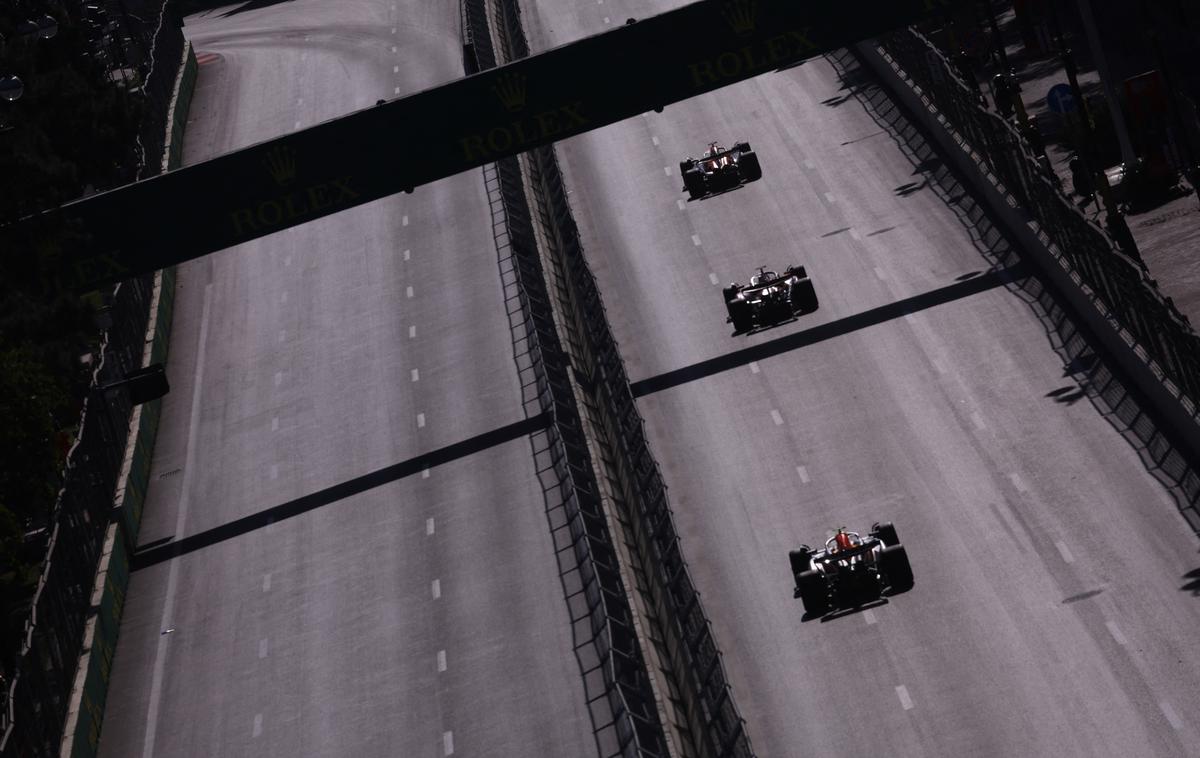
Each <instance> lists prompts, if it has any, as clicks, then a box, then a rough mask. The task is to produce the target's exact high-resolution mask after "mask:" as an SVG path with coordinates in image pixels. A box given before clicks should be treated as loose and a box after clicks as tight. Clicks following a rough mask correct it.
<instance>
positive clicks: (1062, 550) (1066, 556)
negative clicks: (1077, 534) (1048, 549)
mask: <svg viewBox="0 0 1200 758" xmlns="http://www.w3.org/2000/svg"><path fill="white" fill-rule="evenodd" d="M1054 546H1055V547H1056V548H1058V554H1059V555H1061V556H1062V559H1063V560H1064V561H1066V562H1067V563H1074V562H1075V556H1073V555H1071V551H1070V550H1068V549H1067V545H1066V543H1064V542H1063V541H1062V540H1059V541H1058V542H1055V543H1054Z"/></svg>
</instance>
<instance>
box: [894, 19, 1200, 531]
mask: <svg viewBox="0 0 1200 758" xmlns="http://www.w3.org/2000/svg"><path fill="white" fill-rule="evenodd" d="M876 42H877V43H878V45H879V46H880V47H881V48H882V49H883V50H884V51H886V52H887V54H888V55H889V56H891V57H892V58H893V59H894V60H895V62H896V64H897V65H899V66H900V68H901V69H902V70H903V72H904V74H905V75H906V76H907V77H909V78H910V79H911V80H912V82H913V83H915V84H916V85H917V86H919V87H920V90H921V94H922V95H923V96H924V97H925V98H927V100H928V101H929V102H931V103H932V104H933V105H934V106H935V107H936V108H937V109H938V111H939V112H940V113H941V114H942V115H943V116H944V117H945V119H946V121H947V122H948V123H949V124H950V125H951V127H952V128H953V129H954V130H956V131H957V132H958V133H959V135H960V136H961V138H962V139H963V140H964V141H965V143H966V145H967V146H969V148H970V149H971V151H972V152H973V157H974V158H975V159H976V160H977V161H979V162H980V163H981V165H984V166H986V167H987V169H989V170H990V171H991V172H992V173H993V174H994V175H995V177H996V179H997V181H998V182H999V183H1000V184H1002V185H1003V186H1004V188H1005V189H1006V190H1007V191H1008V192H1009V193H1011V194H1012V196H1013V198H1015V200H1016V202H1017V203H1019V204H1020V206H1021V207H1022V208H1024V209H1025V210H1026V211H1027V212H1028V213H1029V214H1030V216H1032V217H1033V218H1034V220H1036V222H1037V223H1038V225H1039V226H1040V228H1041V230H1042V232H1043V233H1044V234H1045V235H1046V238H1047V239H1048V240H1049V243H1050V244H1052V245H1053V247H1054V248H1056V250H1057V253H1058V257H1059V261H1060V264H1061V265H1062V266H1063V268H1064V270H1066V271H1068V272H1070V274H1071V278H1072V279H1073V280H1074V281H1075V282H1076V284H1077V285H1078V286H1079V287H1080V289H1081V290H1082V291H1083V292H1084V293H1085V294H1087V295H1088V296H1089V297H1090V298H1092V299H1093V301H1094V302H1095V304H1096V307H1097V308H1098V309H1099V310H1100V312H1101V313H1102V315H1103V316H1104V318H1106V319H1107V320H1108V321H1109V322H1110V323H1111V324H1112V325H1113V326H1114V327H1115V328H1116V329H1117V330H1118V331H1119V332H1121V333H1122V337H1123V339H1124V340H1125V341H1126V343H1127V344H1130V345H1131V346H1132V347H1133V348H1134V349H1135V350H1137V351H1138V352H1139V353H1141V354H1142V355H1143V358H1144V359H1145V360H1146V361H1147V362H1148V363H1149V365H1150V367H1151V370H1152V371H1153V372H1154V373H1155V374H1156V375H1157V376H1159V377H1160V379H1161V382H1162V384H1163V385H1164V387H1166V389H1167V390H1168V391H1169V392H1170V394H1171V395H1173V396H1175V397H1176V398H1177V400H1178V404H1179V409H1180V412H1181V413H1183V414H1186V419H1185V420H1184V423H1190V424H1200V407H1198V406H1197V398H1200V336H1197V334H1196V332H1195V331H1194V330H1193V329H1192V325H1191V323H1190V322H1189V321H1188V319H1187V317H1186V316H1185V315H1183V314H1182V313H1180V312H1179V310H1178V309H1176V307H1175V304H1174V303H1173V302H1172V301H1171V299H1170V298H1169V297H1165V296H1164V295H1163V294H1162V293H1161V292H1160V291H1159V289H1158V286H1157V282H1156V281H1155V280H1154V279H1153V278H1151V277H1150V275H1149V273H1148V272H1147V271H1146V269H1145V267H1144V266H1143V265H1142V264H1141V262H1140V261H1137V260H1134V259H1132V258H1130V257H1129V256H1127V255H1126V254H1125V253H1123V252H1122V251H1121V250H1120V248H1119V246H1118V245H1117V244H1116V242H1115V241H1114V240H1113V239H1112V238H1111V237H1110V236H1109V234H1108V233H1107V232H1106V231H1105V230H1104V229H1102V228H1101V227H1100V226H1098V225H1097V224H1096V223H1095V222H1093V221H1092V220H1091V219H1089V218H1088V217H1087V216H1085V215H1084V214H1082V213H1081V212H1080V211H1079V210H1078V209H1077V208H1076V207H1075V205H1074V203H1072V202H1071V199H1070V198H1069V197H1068V196H1067V195H1065V194H1064V193H1063V190H1062V189H1061V187H1060V186H1059V184H1058V182H1057V181H1055V178H1054V177H1052V176H1051V175H1050V173H1049V171H1048V169H1047V168H1046V167H1045V166H1043V165H1042V164H1041V163H1039V162H1038V160H1037V158H1036V157H1035V156H1034V154H1033V152H1032V150H1031V148H1030V146H1029V144H1028V143H1027V142H1026V140H1025V139H1024V138H1022V137H1021V135H1020V134H1019V132H1018V131H1017V129H1016V127H1015V126H1014V125H1013V124H1011V123H1009V122H1008V121H1006V120H1005V119H1004V118H1002V117H1000V116H999V115H997V114H995V113H993V112H991V111H989V110H987V109H986V108H985V107H984V106H983V104H981V103H980V98H979V94H978V92H976V91H975V90H974V89H973V88H971V87H970V86H969V85H968V84H967V83H966V82H964V81H963V80H962V78H961V77H960V76H959V74H958V71H957V69H956V67H955V66H954V64H953V63H952V62H951V61H949V60H948V59H947V58H946V56H945V55H944V54H943V53H942V51H941V50H940V49H938V47H937V46H936V45H935V44H933V42H931V41H930V40H929V39H927V38H926V37H925V36H923V35H922V34H921V33H920V32H918V31H916V30H915V29H912V28H910V29H903V30H897V31H895V32H892V33H891V34H889V35H886V36H884V37H881V38H879V39H878V40H876ZM1160 442H1161V440H1160ZM1163 456H1164V460H1162V461H1158V463H1160V464H1161V465H1163V466H1164V468H1166V469H1169V470H1176V471H1180V472H1183V473H1182V474H1181V475H1180V476H1179V477H1177V481H1178V482H1179V484H1180V488H1181V490H1182V494H1183V496H1184V498H1185V499H1186V501H1187V506H1188V507H1186V508H1185V510H1184V512H1183V515H1184V516H1185V518H1187V519H1188V521H1189V523H1190V524H1191V526H1192V528H1193V529H1197V530H1200V514H1197V512H1196V507H1197V505H1200V477H1198V476H1197V475H1196V473H1195V471H1193V470H1192V467H1191V465H1190V464H1189V463H1188V462H1187V461H1186V460H1185V459H1184V456H1183V454H1182V453H1180V452H1179V451H1178V450H1175V449H1174V448H1170V449H1169V450H1168V449H1164V452H1163Z"/></svg>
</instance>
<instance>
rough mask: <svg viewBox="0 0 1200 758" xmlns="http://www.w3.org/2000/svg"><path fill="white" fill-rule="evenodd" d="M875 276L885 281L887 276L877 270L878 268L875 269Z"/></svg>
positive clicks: (879, 269) (881, 270)
mask: <svg viewBox="0 0 1200 758" xmlns="http://www.w3.org/2000/svg"><path fill="white" fill-rule="evenodd" d="M875 276H877V277H879V278H880V279H881V280H886V279H887V274H885V273H883V269H881V268H879V267H878V266H876V267H875Z"/></svg>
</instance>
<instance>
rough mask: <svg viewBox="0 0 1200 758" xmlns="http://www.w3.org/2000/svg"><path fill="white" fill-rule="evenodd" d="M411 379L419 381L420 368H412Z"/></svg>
mask: <svg viewBox="0 0 1200 758" xmlns="http://www.w3.org/2000/svg"><path fill="white" fill-rule="evenodd" d="M412 380H413V381H414V382H419V381H421V371H420V369H415V368H414V369H413V370H412Z"/></svg>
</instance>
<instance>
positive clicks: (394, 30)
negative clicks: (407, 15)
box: [392, 26, 396, 34]
mask: <svg viewBox="0 0 1200 758" xmlns="http://www.w3.org/2000/svg"><path fill="white" fill-rule="evenodd" d="M395 33H396V27H394V26H393V27H392V34H395Z"/></svg>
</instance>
